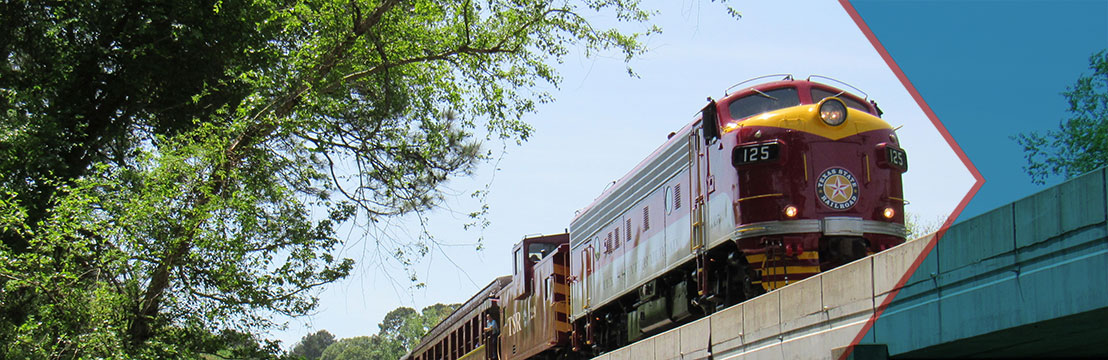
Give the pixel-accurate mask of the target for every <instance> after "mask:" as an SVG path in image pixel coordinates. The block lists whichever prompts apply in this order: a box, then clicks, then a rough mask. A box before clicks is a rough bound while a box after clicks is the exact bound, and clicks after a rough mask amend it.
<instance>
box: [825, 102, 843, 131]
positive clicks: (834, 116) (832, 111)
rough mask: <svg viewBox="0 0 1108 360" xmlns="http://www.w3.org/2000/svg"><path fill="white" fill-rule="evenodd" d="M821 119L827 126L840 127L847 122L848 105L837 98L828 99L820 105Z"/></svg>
mask: <svg viewBox="0 0 1108 360" xmlns="http://www.w3.org/2000/svg"><path fill="white" fill-rule="evenodd" d="M819 118H820V119H823V122H824V123H826V124H827V125H831V126H838V125H840V124H842V123H843V121H846V105H843V102H842V101H841V100H839V99H836V98H827V99H824V100H823V103H821V104H819Z"/></svg>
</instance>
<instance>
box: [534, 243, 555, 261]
mask: <svg viewBox="0 0 1108 360" xmlns="http://www.w3.org/2000/svg"><path fill="white" fill-rule="evenodd" d="M557 248H558V244H546V243H538V242H536V243H531V245H528V246H527V258H528V259H531V260H538V259H542V258H545V257H546V256H547V255H550V253H552V252H554V249H557Z"/></svg>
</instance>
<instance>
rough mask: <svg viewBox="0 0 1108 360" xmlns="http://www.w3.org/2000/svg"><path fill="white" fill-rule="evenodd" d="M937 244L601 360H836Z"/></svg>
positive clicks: (857, 265)
mask: <svg viewBox="0 0 1108 360" xmlns="http://www.w3.org/2000/svg"><path fill="white" fill-rule="evenodd" d="M931 239H932V237H925V238H922V239H919V240H914V241H909V242H907V243H905V244H904V245H901V246H898V247H896V248H893V249H890V250H888V251H885V252H882V253H880V254H877V255H875V256H871V257H867V258H865V259H862V260H859V261H856V262H853V263H850V264H847V265H845V266H842V267H840V268H838V269H835V270H832V271H828V272H825V273H822V274H820V275H817V276H813V277H810V278H808V279H804V280H802V281H800V282H797V283H794V284H790V285H789V286H786V287H783V288H781V289H778V290H775V291H772V292H769V293H766V294H764V295H762V296H759V297H757V298H754V299H751V300H749V301H747V302H744V303H742V304H739V305H736V306H733V307H730V308H727V309H724V310H722V311H719V312H717V313H715V314H713V315H712V316H709V317H707V318H704V319H700V320H698V321H696V322H693V323H690V324H687V325H684V326H681V327H679V328H676V329H673V330H670V331H668V332H665V333H662V334H658V335H656V336H653V337H650V338H647V339H645V340H642V341H640V342H638V343H635V344H633V345H631V346H628V347H625V348H623V349H619V350H616V351H613V352H611V353H608V354H605V355H602V356H600V357H597V358H596V359H597V360H669V359H707V358H708V357H709V356H711V357H712V358H713V359H750V360H761V359H830V358H831V355H832V354H831V349H834V348H838V347H843V346H847V345H850V344H851V342H852V341H853V340H854V338H855V337H856V336H857V335H858V334H859V333H860V332H861V330H862V328H863V326H864V325H865V323H866V322H867V321H868V320H869V318H870V317H871V316H872V315H873V312H874V308H875V305H880V301H882V300H883V299H884V298H885V297H886V296H887V295H888V293H889V292H890V291H892V290H893V289H894V287H895V285H896V283H897V282H898V281H899V280H900V275H899V274H905V273H906V271H907V269H908V267H909V266H911V261H912V260H913V259H915V258H916V257H918V255H919V253H920V252H921V251H922V250H924V249H925V248H926V247H927V246H928V243H929V242H930V241H931Z"/></svg>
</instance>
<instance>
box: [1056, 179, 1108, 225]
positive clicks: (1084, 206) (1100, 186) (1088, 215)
mask: <svg viewBox="0 0 1108 360" xmlns="http://www.w3.org/2000/svg"><path fill="white" fill-rule="evenodd" d="M1104 185H1105V184H1104V169H1099V170H1096V171H1093V172H1091V173H1088V174H1085V175H1081V176H1080V177H1077V178H1074V179H1073V180H1070V181H1067V182H1064V183H1062V185H1060V186H1058V188H1059V189H1060V190H1061V192H1062V193H1061V201H1062V231H1071V230H1075V229H1079V228H1082V227H1085V226H1089V225H1093V224H1098V223H1102V222H1104V220H1105V209H1104V204H1105V201H1104V199H1105V197H1104V192H1105V189H1104Z"/></svg>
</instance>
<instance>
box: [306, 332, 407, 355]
mask: <svg viewBox="0 0 1108 360" xmlns="http://www.w3.org/2000/svg"><path fill="white" fill-rule="evenodd" d="M384 342H385V341H384V340H382V339H381V338H380V337H378V336H357V337H352V338H347V339H342V340H339V341H337V342H335V343H334V344H331V346H328V347H327V350H324V351H323V356H321V357H320V360H385V359H399V356H398V357H387V356H386V355H384V354H382V352H381V350H382V348H384V347H385V346H384ZM401 355H403V354H401Z"/></svg>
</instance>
